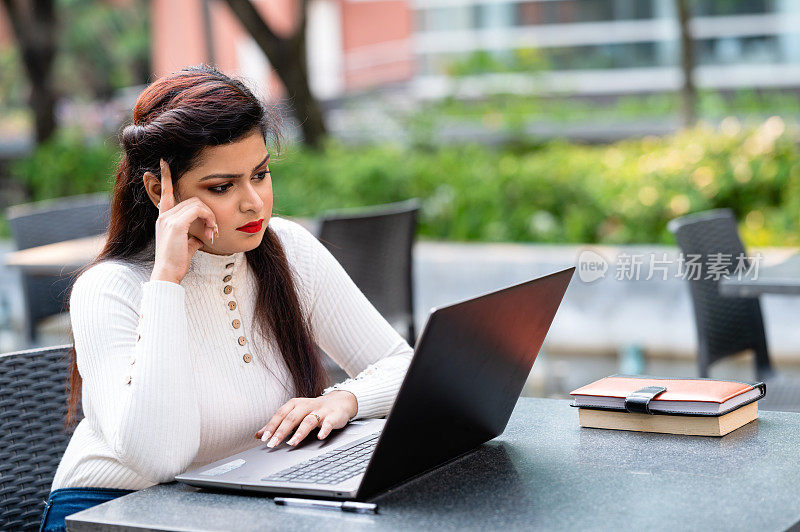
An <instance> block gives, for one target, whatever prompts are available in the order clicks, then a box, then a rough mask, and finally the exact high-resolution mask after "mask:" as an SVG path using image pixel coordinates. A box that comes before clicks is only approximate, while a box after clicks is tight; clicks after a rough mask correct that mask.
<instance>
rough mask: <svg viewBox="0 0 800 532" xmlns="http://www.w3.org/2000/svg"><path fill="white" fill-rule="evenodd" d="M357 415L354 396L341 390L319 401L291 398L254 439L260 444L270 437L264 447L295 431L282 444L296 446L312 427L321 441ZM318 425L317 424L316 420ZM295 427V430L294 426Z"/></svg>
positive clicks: (309, 398) (280, 440)
mask: <svg viewBox="0 0 800 532" xmlns="http://www.w3.org/2000/svg"><path fill="white" fill-rule="evenodd" d="M357 412H358V401H357V400H356V396H355V395H353V394H352V393H351V392H348V391H345V390H334V391H332V392H330V393H327V394H325V395H323V396H321V397H314V398H311V397H295V398H294V399H289V400H288V401H287V402H286V403H285V404H284V405H283V406H281V407H280V408H279V409H278V410H277V411H276V412H275V415H274V416H272V419H270V420H269V423H267V424H266V425H265V426H264V427H263V428H262V429H261V430H259V431H258V432H256V435H255V437H256V438H261V439H262V440H263V441H267V439H268V438H269V437H270V436H272V439H271V440H269V443H267V447H275V446H277V445H278V444H280V443H281V442H282V441H283V439H284V438H285V437H286V436H288V435H289V433H290V432H291V431H292V430H293V429H294V428H295V427H297V430H296V431H295V433H294V436H292V438H291V439H290V440H289V441H288V442H286V443H288V444H289V445H297V444H298V443H300V442H301V441H302V440H303V438H305V437H306V436H308V433H309V432H311V430H312V429H314V428H315V427H317V426H318V427H320V429H319V434H318V435H317V438H319V439H320V440H322V439H324V438H325V437H326V436H327V435H328V434H330V432H331V430H333V429H340V428H342V427H344V426H345V425H347V422H348V421H350V419H351V418H352V417H353V416H355V415H356V413H357ZM312 413H313V414H317V416H319V422H317V416H314V415H313V414H312ZM298 425H299V426H298Z"/></svg>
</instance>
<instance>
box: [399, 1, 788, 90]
mask: <svg viewBox="0 0 800 532" xmlns="http://www.w3.org/2000/svg"><path fill="white" fill-rule="evenodd" d="M690 5H691V9H692V14H693V19H692V21H691V24H690V31H691V33H692V35H693V38H694V43H695V54H696V64H697V69H696V77H697V83H698V85H699V86H701V87H710V88H719V89H732V88H738V87H749V88H758V87H790V88H797V87H800V2H798V1H796V0H701V1H695V2H690ZM412 6H413V11H414V17H415V18H414V21H415V23H414V52H415V58H416V62H417V71H416V75H415V83H416V84H417V88H418V89H419V91H421V92H423V93H430V94H431V95H434V94H441V93H445V92H447V87H448V82H447V79H446V78H447V71H448V66H449V65H452V64H453V62H455V61H458V60H463V59H464V58H465V57H467V56H469V54H474V53H476V52H488V53H489V54H491V55H492V56H493V57H496V58H498V59H500V60H502V59H504V58H508V56H509V55H513V54H515V53H517V54H519V53H520V52H523V53H524V52H526V51H527V52H529V53H530V52H532V51H535V53H536V54H537V55H538V56H539V57H540V58H541V60H542V63H543V64H544V65H546V69H545V70H546V71H544V72H542V75H541V80H540V81H541V83H540V85H539V87H541V88H546V89H551V90H555V91H562V90H563V91H568V92H571V93H578V94H580V93H584V94H602V93H614V94H624V93H629V92H649V91H663V90H675V89H677V88H678V87H679V85H680V83H681V75H680V68H679V64H678V61H679V26H678V20H677V13H676V6H675V2H674V0H519V1H507V0H412ZM510 64H512V67H511V68H509V70H511V71H513V70H514V68H513V61H511V62H510ZM513 74H514V73H513V72H507V73H506V74H505V76H504V80H503V83H502V84H501V85H502V86H503V87H504V90H506V89H508V88H512V89H513V87H514V85H515V79H514V77H515V76H514V75H513ZM518 77H519V76H518ZM516 81H517V82H518V84H519V86H520V88H521V89H522V90H525V89H527V85H526V84H525V83H524V82H523V81H522V80H516Z"/></svg>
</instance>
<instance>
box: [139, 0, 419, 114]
mask: <svg viewBox="0 0 800 532" xmlns="http://www.w3.org/2000/svg"><path fill="white" fill-rule="evenodd" d="M252 2H253V4H254V5H255V6H256V9H258V11H259V13H260V14H261V16H262V17H263V18H264V19H265V20H266V21H267V23H268V24H269V25H270V27H271V28H272V29H273V30H274V31H275V32H276V33H277V34H278V35H286V34H288V33H291V32H292V31H293V30H294V27H295V24H296V21H297V15H298V3H297V2H298V0H252ZM151 6H152V7H151V9H152V14H151V16H152V31H153V47H152V53H153V69H154V75H155V76H160V75H163V74H166V73H169V72H172V71H174V70H176V69H179V68H181V67H183V66H185V65H193V64H197V63H200V62H210V63H213V64H215V65H217V66H218V67H219V68H221V69H222V70H223V71H225V72H230V73H234V74H237V75H239V76H242V77H244V78H245V79H246V80H248V81H250V82H251V87H253V88H257V87H265V89H263V90H262V93H263V94H262V96H264V97H266V98H269V99H272V98H276V97H279V96H280V95H281V94H282V92H283V89H282V86H281V85H280V83H279V81H278V79H277V77H276V76H275V75H274V73H272V72H271V70H270V67H269V61H268V60H267V58H266V56H265V55H264V54H263V52H262V51H261V49H260V48H259V47H258V45H257V44H256V43H255V41H253V39H252V38H251V37H250V36H249V34H248V33H247V32H246V31H245V30H244V28H242V26H241V25H240V24H239V22H238V20H236V17H235V16H234V15H233V13H232V12H231V11H230V9H229V8H228V6H227V4H226V3H224V2H222V1H220V0H153V2H152V4H151ZM308 9H309V11H308V26H307V31H306V45H307V59H308V66H309V83H310V85H311V90H312V91H313V92H314V94H315V95H316V96H317V97H319V98H321V99H323V100H324V99H331V98H336V97H339V96H342V95H344V94H345V93H347V92H349V91H356V90H361V89H367V88H371V87H376V86H384V85H386V84H392V83H397V82H407V81H409V80H411V78H412V75H413V72H414V56H413V49H412V41H411V34H412V27H411V21H412V12H411V10H410V8H409V6H408V3H407V2H406V1H405V0H380V1H361V0H311V1H310V3H309V7H308ZM176 21H181V22H180V23H178V24H176Z"/></svg>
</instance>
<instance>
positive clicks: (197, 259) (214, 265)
mask: <svg viewBox="0 0 800 532" xmlns="http://www.w3.org/2000/svg"><path fill="white" fill-rule="evenodd" d="M244 263H245V256H244V251H239V252H238V253H233V254H231V255H214V254H213V253H206V252H205V251H201V250H197V251H196V252H195V253H194V255H193V256H192V260H191V262H190V264H189V272H191V273H193V274H195V275H198V276H200V277H211V278H214V279H217V278H218V279H219V280H221V279H222V278H223V277H225V276H226V275H228V274H231V275H234V276H236V274H237V272H239V271H241V267H242V265H244ZM231 265H232V266H231Z"/></svg>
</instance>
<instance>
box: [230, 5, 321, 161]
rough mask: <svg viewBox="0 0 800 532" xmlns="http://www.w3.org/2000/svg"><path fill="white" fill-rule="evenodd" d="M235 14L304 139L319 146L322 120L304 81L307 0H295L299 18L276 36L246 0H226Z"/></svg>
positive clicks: (305, 79) (318, 108) (308, 87)
mask: <svg viewBox="0 0 800 532" xmlns="http://www.w3.org/2000/svg"><path fill="white" fill-rule="evenodd" d="M226 1H227V2H228V5H229V6H230V8H231V10H232V11H233V13H234V14H235V15H236V18H238V19H239V22H240V23H241V24H242V26H243V27H244V28H245V29H246V30H247V31H248V33H250V36H251V37H252V38H253V40H254V41H255V42H256V44H258V46H259V47H260V48H261V50H263V52H264V54H265V55H266V56H267V59H269V62H270V64H271V66H272V68H274V69H275V72H276V73H277V74H278V77H279V78H280V79H281V81H282V82H283V85H284V86H285V87H286V92H287V93H288V94H289V98H291V99H292V100H293V101H294V105H293V110H294V113H295V115H296V117H297V120H298V122H299V123H300V128H301V130H302V132H303V139H304V140H305V143H306V144H307V145H309V146H311V147H313V148H319V147H320V145H321V142H322V139H323V137H324V136H325V134H326V131H327V130H326V127H325V120H324V118H323V116H322V110H321V109H320V107H319V104H318V103H317V100H316V98H314V95H313V94H311V88H310V85H309V83H308V63H307V62H306V22H307V19H308V1H309V0H296V2H297V6H298V9H299V17H298V19H299V22H298V24H297V28H296V29H295V31H294V33H293V34H291V35H289V36H288V37H280V36H278V35H277V34H276V33H275V32H274V31H272V29H271V28H270V27H269V25H267V23H266V22H265V21H264V19H263V18H262V17H261V15H260V14H259V13H258V11H257V10H256V8H255V7H254V6H253V4H252V3H251V2H250V0H226Z"/></svg>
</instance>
